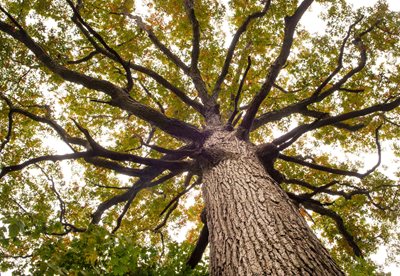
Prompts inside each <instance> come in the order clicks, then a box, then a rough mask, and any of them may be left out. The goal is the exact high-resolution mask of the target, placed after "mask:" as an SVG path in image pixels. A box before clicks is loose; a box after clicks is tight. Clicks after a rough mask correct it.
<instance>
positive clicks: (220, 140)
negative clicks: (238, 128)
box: [199, 130, 255, 168]
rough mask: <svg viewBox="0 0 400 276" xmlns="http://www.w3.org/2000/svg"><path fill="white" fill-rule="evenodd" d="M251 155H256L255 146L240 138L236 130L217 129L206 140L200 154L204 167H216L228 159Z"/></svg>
mask: <svg viewBox="0 0 400 276" xmlns="http://www.w3.org/2000/svg"><path fill="white" fill-rule="evenodd" d="M249 155H253V156H255V150H254V147H253V146H252V145H251V144H249V143H246V142H244V141H242V140H239V139H238V138H237V137H236V135H235V132H229V131H224V130H219V131H215V132H214V133H212V134H211V135H210V136H209V137H208V139H207V140H206V141H205V143H204V145H203V148H202V152H201V154H200V158H199V161H200V164H202V167H203V168H205V167H214V166H216V165H217V164H218V163H220V162H221V161H223V160H226V159H238V158H243V157H246V156H249Z"/></svg>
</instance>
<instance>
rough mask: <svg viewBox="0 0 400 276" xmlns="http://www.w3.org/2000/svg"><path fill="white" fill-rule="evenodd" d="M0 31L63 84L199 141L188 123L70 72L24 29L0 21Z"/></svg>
mask: <svg viewBox="0 0 400 276" xmlns="http://www.w3.org/2000/svg"><path fill="white" fill-rule="evenodd" d="M0 30H1V31H3V32H5V33H7V34H9V35H10V36H12V37H13V38H15V39H16V40H18V41H20V42H21V43H23V44H24V45H25V46H26V47H27V48H28V49H30V50H31V51H32V52H33V53H34V54H35V56H36V57H37V58H38V59H39V60H40V61H41V62H42V63H43V64H44V65H45V66H46V67H47V68H48V69H49V70H50V71H52V72H53V73H55V74H57V75H59V76H60V77H61V78H63V79H64V80H66V81H71V82H74V83H77V84H81V85H83V86H84V87H86V88H88V89H94V90H97V91H101V92H103V93H105V94H107V95H109V96H111V98H112V100H111V102H110V104H111V105H114V106H117V107H119V108H121V109H123V110H126V111H128V112H131V113H132V114H133V115H135V116H137V117H138V118H141V119H143V120H145V121H147V122H149V123H151V124H154V125H156V126H157V127H158V128H160V129H161V130H163V131H165V132H167V133H169V134H171V135H173V136H175V137H177V138H179V139H183V140H191V141H195V140H198V139H199V137H200V139H201V137H202V134H201V133H200V131H199V130H198V129H197V128H196V127H194V126H192V125H190V124H187V123H184V122H182V121H180V120H177V119H173V118H168V117H166V116H165V115H163V114H162V113H160V112H158V111H156V110H154V109H152V108H150V107H148V106H146V105H143V104H140V103H139V102H137V101H135V100H133V99H131V98H130V97H129V95H127V93H125V91H124V90H123V89H121V88H120V87H118V86H116V85H114V84H112V83H110V82H108V81H104V80H100V79H96V78H93V77H90V76H87V75H84V74H81V73H78V72H75V71H72V70H70V69H67V68H66V67H64V66H62V65H60V64H58V63H56V62H55V61H54V60H53V59H52V58H51V57H50V56H49V55H48V54H47V53H46V52H45V51H44V50H43V49H42V48H41V47H40V46H39V45H38V44H37V43H36V42H35V41H34V40H33V39H32V38H31V37H30V36H29V35H28V34H27V33H26V32H25V30H24V29H22V27H21V29H19V30H18V31H17V30H15V29H14V27H13V26H11V25H9V24H7V23H4V22H2V21H0Z"/></svg>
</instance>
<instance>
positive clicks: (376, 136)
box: [278, 126, 382, 179]
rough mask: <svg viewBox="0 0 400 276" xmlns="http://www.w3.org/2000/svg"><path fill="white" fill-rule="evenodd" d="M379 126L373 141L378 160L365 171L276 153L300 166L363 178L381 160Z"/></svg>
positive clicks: (373, 169) (371, 171)
mask: <svg viewBox="0 0 400 276" xmlns="http://www.w3.org/2000/svg"><path fill="white" fill-rule="evenodd" d="M380 128H381V126H379V127H378V128H377V129H376V130H375V143H376V147H377V150H378V161H377V163H376V164H375V165H374V166H373V167H372V168H371V169H369V170H367V171H366V172H365V173H358V172H353V171H347V170H342V169H335V168H330V167H326V166H321V165H318V164H315V163H311V162H308V161H305V160H302V159H299V158H296V157H293V156H287V155H284V154H281V153H279V154H278V158H280V159H282V160H285V161H288V162H293V163H296V164H299V165H302V166H306V167H309V168H311V169H314V170H319V171H324V172H328V173H333V174H339V175H346V176H354V177H358V178H360V179H363V178H365V177H366V176H368V175H370V174H371V173H373V172H374V171H375V170H376V169H377V168H378V167H379V166H380V164H381V161H382V152H381V144H380V142H379V130H380Z"/></svg>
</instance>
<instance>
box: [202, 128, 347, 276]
mask: <svg viewBox="0 0 400 276" xmlns="http://www.w3.org/2000/svg"><path fill="white" fill-rule="evenodd" d="M204 148H205V153H206V156H207V157H208V158H207V162H204V164H203V165H204V166H203V180H204V185H203V197H204V201H205V205H206V212H207V225H208V229H209V231H210V235H209V242H210V272H211V275H343V272H341V270H340V268H339V267H338V266H337V265H336V263H335V262H334V261H333V260H332V258H331V257H330V256H329V254H328V252H327V250H326V249H325V248H324V247H323V245H322V244H321V243H320V241H319V240H318V239H317V237H316V236H315V235H314V233H313V232H312V230H311V229H310V228H309V227H308V225H307V223H306V222H305V220H304V219H303V217H302V216H301V215H300V214H299V212H298V209H297V208H296V207H295V206H294V204H293V203H292V202H291V200H290V199H289V198H288V196H287V195H286V193H285V192H284V191H283V190H282V189H281V188H280V187H279V186H278V185H277V184H276V183H275V182H274V180H273V179H272V178H271V177H270V176H269V175H268V174H267V173H266V171H265V169H264V168H263V166H262V164H261V162H260V161H259V160H258V158H257V156H256V153H255V147H254V146H253V145H251V144H249V143H246V142H244V141H240V140H238V139H236V137H235V136H234V133H233V132H222V131H220V132H215V133H214V134H213V135H212V136H211V137H210V138H209V139H208V140H207V141H206V143H205V145H204Z"/></svg>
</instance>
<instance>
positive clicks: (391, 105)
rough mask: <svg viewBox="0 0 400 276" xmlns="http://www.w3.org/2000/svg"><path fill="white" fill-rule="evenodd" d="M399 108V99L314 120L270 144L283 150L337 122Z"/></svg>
mask: <svg viewBox="0 0 400 276" xmlns="http://www.w3.org/2000/svg"><path fill="white" fill-rule="evenodd" d="M398 106H400V97H399V98H397V99H395V100H393V101H391V102H385V103H381V104H377V105H373V106H370V107H367V108H363V109H360V110H357V111H351V112H348V113H343V114H340V115H337V116H332V117H328V118H324V119H320V120H316V121H314V122H313V123H311V124H304V125H300V126H298V127H295V128H294V129H292V130H291V131H289V132H287V133H286V134H284V135H282V136H281V137H279V138H277V139H275V140H274V141H273V142H272V143H274V144H275V145H280V146H279V149H280V150H283V149H285V148H287V147H288V146H290V145H291V144H293V143H294V142H296V141H297V139H299V138H300V137H301V136H302V135H303V134H305V133H307V132H309V131H312V130H315V129H318V128H321V127H325V126H329V125H334V124H337V123H339V122H343V121H346V120H350V119H354V118H359V117H363V116H367V115H370V114H373V113H376V112H379V111H391V110H393V109H395V108H397V107H398Z"/></svg>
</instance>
